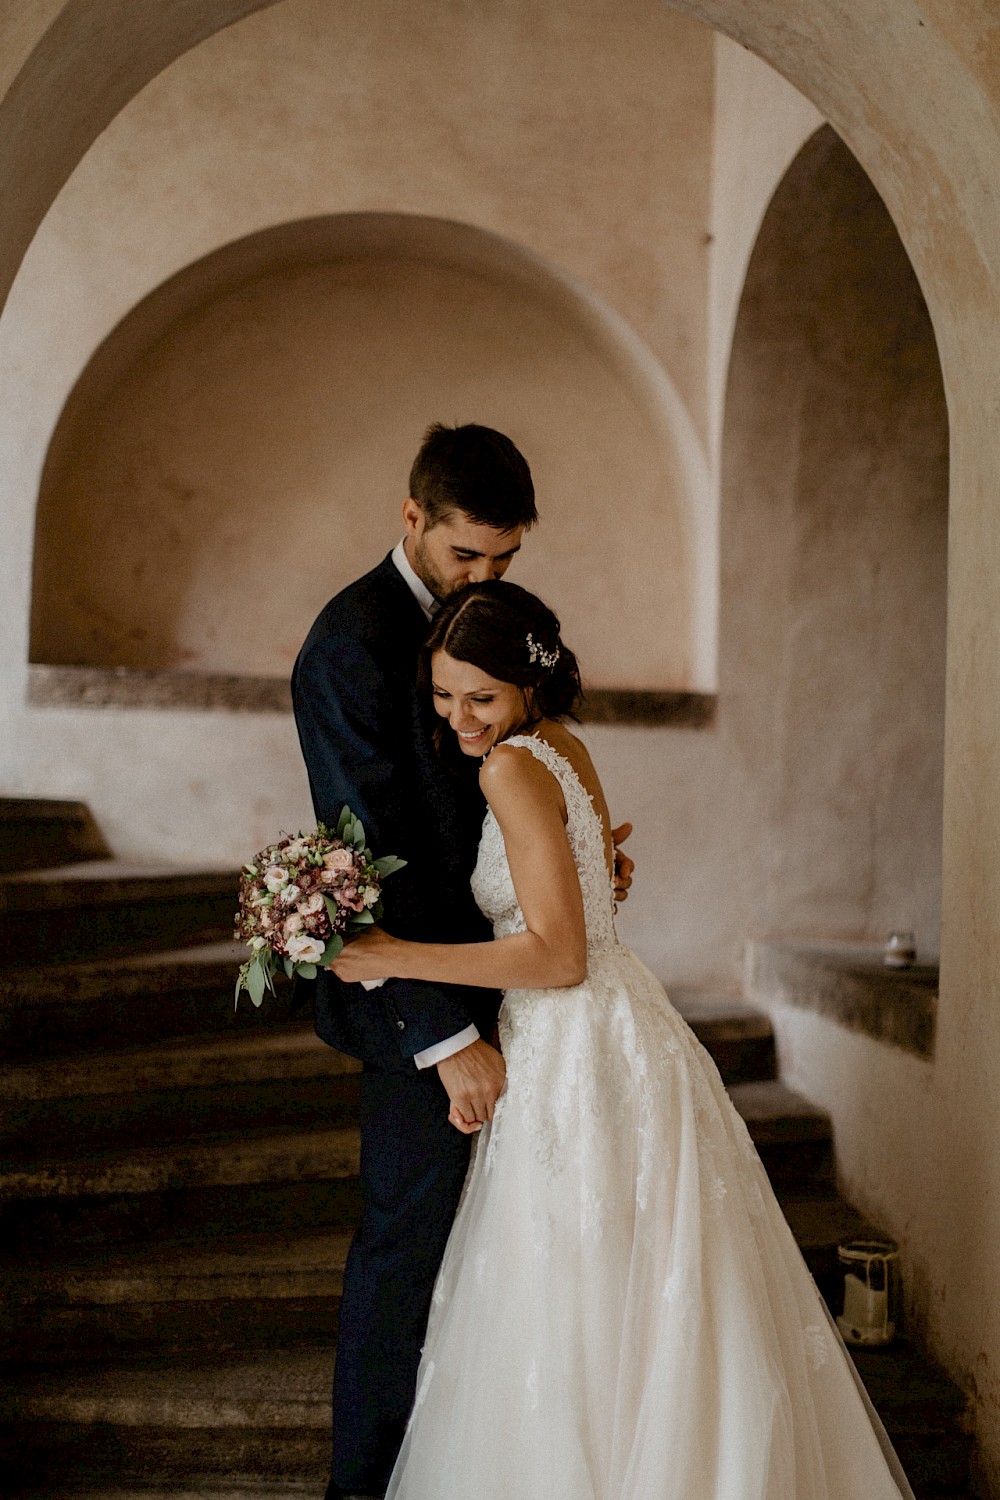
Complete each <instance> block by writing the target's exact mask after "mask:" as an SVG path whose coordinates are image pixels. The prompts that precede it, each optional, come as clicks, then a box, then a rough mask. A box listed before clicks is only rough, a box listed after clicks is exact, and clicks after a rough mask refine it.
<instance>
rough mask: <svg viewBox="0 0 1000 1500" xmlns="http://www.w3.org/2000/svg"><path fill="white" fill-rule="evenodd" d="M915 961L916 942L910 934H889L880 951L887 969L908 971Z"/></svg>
mask: <svg viewBox="0 0 1000 1500" xmlns="http://www.w3.org/2000/svg"><path fill="white" fill-rule="evenodd" d="M916 961H917V940H916V938H915V937H914V936H913V933H912V932H891V933H890V934H889V937H888V939H887V940H886V945H885V947H884V949H883V950H882V962H883V963H884V964H885V966H886V968H887V969H909V968H910V967H911V966H912V965H913V964H915V963H916Z"/></svg>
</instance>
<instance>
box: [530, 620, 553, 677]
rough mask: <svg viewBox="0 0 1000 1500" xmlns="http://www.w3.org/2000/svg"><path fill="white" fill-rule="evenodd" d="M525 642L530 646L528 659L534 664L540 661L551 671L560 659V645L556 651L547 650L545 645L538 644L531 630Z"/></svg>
mask: <svg viewBox="0 0 1000 1500" xmlns="http://www.w3.org/2000/svg"><path fill="white" fill-rule="evenodd" d="M525 644H526V646H527V648H528V660H529V661H530V662H531V664H532V666H534V665H535V663H536V662H538V663H539V664H540V665H541V666H543V667H545V668H546V669H547V671H549V672H551V671H552V668H553V667H554V666H555V664H556V662H557V661H558V660H559V647H558V646H557V647H556V648H555V650H554V651H546V649H545V647H544V646H540V645H539V644H538V642H537V641H536V640H535V638H534V636H533V635H532V633H531V631H530V630H529V631H528V634H527V636H526V637H525Z"/></svg>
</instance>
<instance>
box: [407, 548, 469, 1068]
mask: <svg viewBox="0 0 1000 1500" xmlns="http://www.w3.org/2000/svg"><path fill="white" fill-rule="evenodd" d="M405 542H406V538H405V537H404V538H403V540H402V541H401V542H400V543H399V544H398V546H396V547H394V548H393V550H392V560H393V562H394V563H395V565H396V567H397V568H398V569H399V571H400V573H401V574H402V575H403V578H404V579H405V580H406V586H407V588H408V589H409V590H410V593H411V594H412V595H413V597H414V599H416V601H417V603H418V604H419V605H420V608H421V609H422V610H423V612H424V614H425V615H426V617H427V619H428V620H433V618H434V616H435V614H436V613H437V611H438V610H439V609H440V608H441V603H440V600H438V599H435V597H434V595H433V594H432V593H431V591H430V589H429V588H428V587H427V585H426V584H425V583H424V581H423V579H422V578H418V577H417V575H416V573H414V571H413V569H412V567H411V566H410V559H409V558H408V557H407V555H406V546H405ZM478 1040H479V1028H478V1027H477V1026H472V1025H469V1026H466V1027H465V1028H464V1030H462V1031H458V1032H456V1033H455V1035H454V1036H448V1037H445V1039H444V1041H443V1042H435V1043H434V1045H433V1047H425V1048H424V1050H423V1052H415V1053H414V1054H413V1061H414V1062H415V1063H416V1065H417V1067H418V1068H433V1067H434V1066H435V1064H436V1063H439V1062H444V1060H445V1058H446V1057H453V1056H454V1054H455V1053H456V1052H461V1050H462V1048H463V1047H468V1046H469V1044H470V1043H471V1042H477V1041H478Z"/></svg>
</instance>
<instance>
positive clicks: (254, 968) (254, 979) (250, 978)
mask: <svg viewBox="0 0 1000 1500" xmlns="http://www.w3.org/2000/svg"><path fill="white" fill-rule="evenodd" d="M247 989H248V990H249V992H250V999H251V1000H252V1001H253V1003H254V1005H256V1006H257V1008H258V1010H259V1009H260V1005H261V1002H262V1001H263V999H264V970H263V969H262V968H261V966H260V964H251V965H250V969H249V972H248V974H247Z"/></svg>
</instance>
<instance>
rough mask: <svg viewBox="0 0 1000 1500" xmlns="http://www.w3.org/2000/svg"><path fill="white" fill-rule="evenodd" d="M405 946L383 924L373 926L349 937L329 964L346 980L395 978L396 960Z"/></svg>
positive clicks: (351, 982)
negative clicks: (386, 930)
mask: <svg viewBox="0 0 1000 1500" xmlns="http://www.w3.org/2000/svg"><path fill="white" fill-rule="evenodd" d="M402 946H403V944H402V943H401V942H400V940H399V938H394V937H390V936H389V934H388V933H387V932H383V931H382V929H381V927H372V928H371V930H370V931H368V932H363V933H361V934H360V935H359V936H358V937H352V938H349V939H348V941H347V942H346V943H345V944H344V946H343V949H342V950H341V952H340V954H339V955H338V957H337V958H335V959H334V961H333V963H332V964H327V968H328V969H332V970H333V972H334V974H336V976H337V978H338V979H342V980H343V981H344V983H345V984H358V983H360V981H361V980H362V979H392V978H393V977H394V976H395V974H396V970H395V968H394V960H395V959H397V958H398V957H399V950H400V948H401V947H402Z"/></svg>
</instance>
